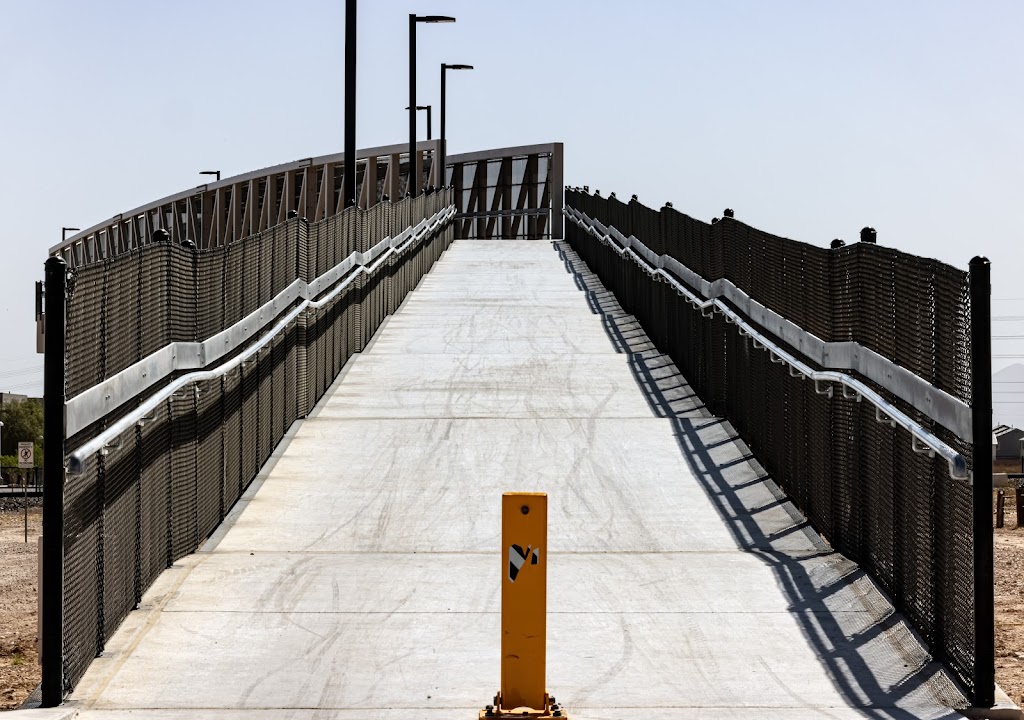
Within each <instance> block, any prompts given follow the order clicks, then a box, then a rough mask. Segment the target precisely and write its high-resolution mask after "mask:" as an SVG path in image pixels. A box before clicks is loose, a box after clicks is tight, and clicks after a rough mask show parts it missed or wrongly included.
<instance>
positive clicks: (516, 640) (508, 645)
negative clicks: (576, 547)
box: [480, 493, 565, 720]
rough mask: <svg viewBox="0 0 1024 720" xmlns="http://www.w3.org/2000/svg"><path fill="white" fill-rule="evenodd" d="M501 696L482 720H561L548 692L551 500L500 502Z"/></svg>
mask: <svg viewBox="0 0 1024 720" xmlns="http://www.w3.org/2000/svg"><path fill="white" fill-rule="evenodd" d="M501 543H502V547H501V690H500V691H499V692H498V694H497V696H495V698H494V705H488V706H487V707H486V708H484V709H483V710H481V711H480V718H481V719H488V718H491V719H493V718H499V719H500V718H511V717H516V718H520V720H521V719H522V718H523V717H524V716H525V717H528V718H530V717H533V718H562V717H565V716H564V715H563V713H562V709H561V708H560V707H559V706H558V705H557V704H556V703H555V699H554V698H553V697H549V696H548V694H547V691H546V690H545V687H544V686H545V671H546V660H547V544H548V496H547V495H546V494H545V493H505V494H504V495H503V496H502V498H501Z"/></svg>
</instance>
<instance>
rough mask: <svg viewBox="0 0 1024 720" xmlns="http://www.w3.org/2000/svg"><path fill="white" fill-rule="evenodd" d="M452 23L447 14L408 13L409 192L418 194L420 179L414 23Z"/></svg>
mask: <svg viewBox="0 0 1024 720" xmlns="http://www.w3.org/2000/svg"><path fill="white" fill-rule="evenodd" d="M418 22H421V23H453V22H455V18H453V17H449V16H448V15H417V14H415V13H410V14H409V194H410V195H411V196H412V197H416V196H417V195H419V185H420V179H419V177H417V174H416V23H418Z"/></svg>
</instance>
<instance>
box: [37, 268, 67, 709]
mask: <svg viewBox="0 0 1024 720" xmlns="http://www.w3.org/2000/svg"><path fill="white" fill-rule="evenodd" d="M66 294H67V263H65V262H64V261H63V260H62V259H61V258H59V257H52V258H50V259H49V260H47V261H46V299H45V305H46V308H45V309H46V313H45V322H46V335H45V342H46V353H45V355H44V357H43V413H44V417H43V437H44V441H45V447H44V450H43V553H42V562H43V573H42V575H43V578H42V587H41V592H42V601H43V602H42V605H43V609H42V618H41V628H42V635H43V640H42V663H41V664H42V676H43V678H42V679H43V683H42V684H43V688H42V690H43V698H42V700H43V701H42V706H43V707H55V706H57V705H60V703H61V701H62V700H63V699H64V674H63V669H62V667H63V659H64V658H63V655H64V648H63V642H62V641H63V627H64V606H63V598H64V350H65V347H64V318H65V316H64V313H65V304H66V301H67V298H66Z"/></svg>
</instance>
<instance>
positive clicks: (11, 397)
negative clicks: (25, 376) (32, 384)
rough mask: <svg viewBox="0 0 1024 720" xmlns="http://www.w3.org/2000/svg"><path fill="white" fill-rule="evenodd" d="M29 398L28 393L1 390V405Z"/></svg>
mask: <svg viewBox="0 0 1024 720" xmlns="http://www.w3.org/2000/svg"><path fill="white" fill-rule="evenodd" d="M26 400H28V395H16V394H15V393H4V392H0V405H13V404H14V403H20V402H24V401H26Z"/></svg>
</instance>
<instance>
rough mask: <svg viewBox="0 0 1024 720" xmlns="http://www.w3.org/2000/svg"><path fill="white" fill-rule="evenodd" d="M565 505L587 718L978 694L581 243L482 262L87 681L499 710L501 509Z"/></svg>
mask: <svg viewBox="0 0 1024 720" xmlns="http://www.w3.org/2000/svg"><path fill="white" fill-rule="evenodd" d="M505 491H544V492H547V493H548V495H549V504H550V509H549V518H550V520H549V522H550V526H549V543H550V552H549V589H548V597H549V603H548V604H549V620H548V627H549V636H548V646H549V647H548V686H549V689H550V691H551V692H552V693H553V694H554V695H556V696H557V697H558V699H559V701H560V702H561V703H562V704H563V705H565V706H566V707H567V709H568V711H569V715H570V717H572V718H578V719H579V720H604V719H608V720H612V719H616V720H617V719H620V718H621V719H626V718H644V719H645V720H662V719H666V720H667V719H668V718H673V719H676V718H678V719H681V720H689V719H691V718H710V719H712V720H715V719H721V720H725V719H726V718H735V717H751V718H764V719H765V720H775V719H779V720H781V719H782V718H785V719H786V720H805V719H806V720H811V719H812V718H839V719H842V720H845V719H847V718H863V717H871V718H895V719H902V718H908V719H909V718H952V717H960V715H959V714H957V713H955V712H952V711H950V710H948V709H947V708H948V707H950V706H953V705H957V704H960V705H962V704H964V699H963V697H962V695H961V694H960V692H959V691H958V690H957V689H956V687H955V686H954V684H953V683H952V682H951V681H950V680H949V678H948V677H947V676H946V674H945V672H944V671H943V670H942V668H941V667H940V666H939V665H937V664H936V663H933V662H931V661H930V659H929V657H928V655H927V653H926V651H925V650H924V648H923V647H922V646H921V644H920V642H919V641H918V640H917V639H916V637H915V636H914V634H913V633H912V632H911V631H910V629H909V627H908V625H907V624H906V622H905V621H904V620H903V619H902V618H900V617H899V616H898V615H895V614H894V613H893V609H892V607H891V605H890V604H889V603H888V602H887V601H886V599H885V598H884V596H883V595H882V594H881V593H880V592H879V591H878V590H877V589H876V588H875V586H874V585H873V583H872V582H871V581H870V580H869V579H868V578H867V577H866V576H865V575H864V574H863V573H861V572H860V571H859V570H858V569H857V567H856V566H855V565H854V564H853V563H851V562H849V561H848V560H846V559H844V558H843V557H841V556H839V555H837V554H835V553H833V552H831V551H830V550H829V548H828V547H827V546H825V545H824V544H823V543H822V541H821V540H820V539H819V538H818V537H817V536H816V535H815V534H814V533H813V532H811V531H810V530H809V529H808V528H807V527H806V525H805V523H804V522H803V519H802V517H801V516H800V515H799V513H798V512H796V511H795V510H794V508H793V507H792V506H791V505H790V504H789V503H788V502H787V501H786V500H785V498H784V497H783V496H782V495H781V493H780V492H779V491H778V489H777V488H776V487H775V486H774V485H773V484H772V483H771V482H770V480H766V479H765V478H764V472H763V471H762V470H761V468H760V467H759V466H758V465H757V464H756V463H753V462H752V460H751V458H750V457H749V453H748V451H747V450H746V448H745V446H744V445H743V444H742V443H741V442H739V441H737V440H736V438H735V435H734V433H733V431H732V429H731V427H730V426H729V425H728V424H727V423H725V422H723V421H721V420H719V419H717V418H714V417H711V416H710V415H709V414H708V413H707V412H706V411H705V410H704V409H703V407H702V405H701V403H700V401H699V399H698V398H697V397H696V396H695V395H694V394H693V392H692V391H691V390H690V388H689V387H688V385H687V384H686V382H685V380H684V379H683V378H682V377H680V375H679V373H678V371H677V370H676V368H675V367H674V366H673V365H672V363H671V362H670V361H669V360H668V358H666V357H665V356H663V355H661V354H659V353H658V352H657V351H656V350H655V349H654V348H653V347H652V346H651V344H650V342H649V341H648V340H647V337H646V336H645V335H644V333H643V331H642V330H641V329H640V328H639V326H638V325H637V323H636V322H635V320H634V319H633V318H632V317H630V316H628V315H625V314H624V313H623V312H622V311H621V309H620V308H619V307H618V305H617V304H616V303H615V301H614V298H613V297H611V295H610V294H609V293H607V292H606V291H605V290H604V289H603V288H602V287H601V286H600V284H599V283H597V282H596V280H595V279H594V278H593V276H591V275H590V274H589V272H588V271H587V269H586V266H585V265H583V264H582V263H581V262H580V261H579V260H578V259H577V258H576V256H575V255H574V254H573V253H572V252H571V250H568V248H567V247H565V246H562V245H561V244H557V243H556V244H554V245H553V244H551V243H547V242H522V241H467V240H460V241H457V242H456V243H455V244H454V245H453V246H452V247H451V249H449V250H448V252H447V253H446V254H445V255H444V256H443V257H442V259H441V260H440V261H439V263H438V264H437V265H436V266H435V268H434V270H433V271H432V272H431V273H430V274H429V275H427V276H426V277H425V278H424V279H423V281H422V283H421V285H420V286H419V287H418V288H417V289H416V290H415V291H414V292H413V293H412V294H411V295H410V296H409V297H408V299H407V300H406V302H405V304H404V305H403V306H402V307H401V308H400V309H399V311H398V312H397V313H396V314H395V315H394V316H393V317H391V318H390V319H389V320H388V322H387V323H386V325H385V326H384V327H383V328H382V330H381V331H380V332H379V333H378V335H377V336H376V338H375V340H374V342H373V344H372V346H371V347H370V348H369V349H368V350H367V351H366V352H364V353H362V354H361V355H359V356H356V358H354V359H353V361H351V362H350V364H349V367H348V368H347V370H346V372H345V373H344V374H343V376H342V378H341V380H340V381H339V382H338V383H336V385H335V387H334V388H333V390H332V391H331V392H330V393H329V395H328V396H326V398H325V401H324V402H322V404H321V406H320V407H319V408H318V409H317V410H316V411H315V413H314V414H313V415H312V416H311V417H310V418H309V419H307V420H305V421H304V422H302V423H301V424H299V425H297V426H296V428H295V432H294V435H293V437H292V438H291V440H290V442H286V443H285V444H283V445H282V447H281V448H279V450H278V452H277V454H276V455H275V458H274V460H272V462H271V465H270V466H269V467H268V468H267V469H265V475H264V477H263V478H262V479H259V480H257V481H256V482H255V483H254V485H253V488H252V490H251V492H250V493H249V495H248V497H247V498H246V499H244V500H243V501H242V503H241V504H240V506H239V507H238V509H237V512H235V513H233V515H232V518H231V519H229V521H228V522H227V523H226V524H225V526H224V527H223V528H222V529H221V530H219V531H218V533H217V534H216V535H215V536H214V538H213V539H211V541H210V542H209V543H208V544H207V546H206V547H205V548H204V549H203V550H202V551H201V552H198V553H196V554H194V555H192V556H189V557H187V558H185V559H183V560H181V561H179V562H178V563H175V566H174V567H173V568H172V569H170V570H168V571H167V572H165V573H164V575H163V576H161V578H160V579H159V580H158V582H157V584H156V585H155V586H154V587H153V588H152V589H151V590H150V592H148V593H147V595H146V596H145V598H144V603H143V607H142V608H141V609H139V610H138V611H136V612H134V613H132V614H131V615H130V616H129V618H128V619H127V620H126V622H125V623H124V626H123V627H122V628H121V629H120V630H119V631H118V633H117V634H116V635H115V637H114V638H113V639H112V641H111V642H110V643H109V645H108V649H107V651H106V652H105V653H104V654H103V656H102V657H101V658H98V659H97V660H96V661H95V662H94V663H93V665H92V667H91V668H90V670H89V672H88V673H87V675H86V676H85V678H84V679H83V680H82V682H81V683H80V684H79V686H78V688H77V689H76V691H75V693H74V695H73V696H72V698H71V700H70V706H71V707H74V708H75V709H77V710H78V711H79V717H83V718H97V719H104V720H114V719H115V718H116V719H121V718H129V717H130V718H141V719H143V720H157V719H164V718H168V719H169V718H196V717H207V718H217V719H220V720H229V719H235V718H238V719H246V720H250V719H252V720H256V719H259V720H263V719H266V720H270V719H271V718H296V719H301V720H313V719H314V718H337V719H338V720H374V719H379V720H407V719H412V718H421V719H423V720H442V719H444V720H454V719H456V718H465V719H466V720H469V719H470V718H473V719H475V718H476V712H477V710H478V709H479V708H480V707H482V706H483V705H484V704H486V703H489V702H491V698H492V697H493V695H494V693H495V691H496V690H497V689H498V684H499V610H500V585H499V583H500V579H501V571H502V558H501V556H500V547H499V545H500V508H501V493H502V492H505Z"/></svg>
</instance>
